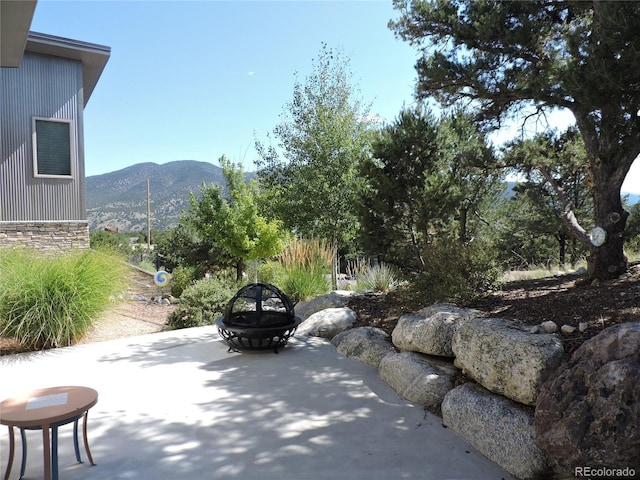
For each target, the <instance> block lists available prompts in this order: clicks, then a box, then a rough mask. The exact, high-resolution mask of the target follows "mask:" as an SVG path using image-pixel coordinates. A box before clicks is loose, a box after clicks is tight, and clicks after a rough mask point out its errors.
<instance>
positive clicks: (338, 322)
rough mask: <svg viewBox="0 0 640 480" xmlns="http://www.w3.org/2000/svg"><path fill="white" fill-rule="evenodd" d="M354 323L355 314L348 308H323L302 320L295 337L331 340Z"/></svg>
mask: <svg viewBox="0 0 640 480" xmlns="http://www.w3.org/2000/svg"><path fill="white" fill-rule="evenodd" d="M355 321H356V312H354V311H353V310H351V309H350V308H348V307H343V308H325V309H324V310H321V311H319V312H317V313H314V314H313V315H311V316H310V317H309V318H307V319H306V320H304V321H303V322H302V323H301V324H300V326H299V327H298V330H297V332H296V335H300V336H304V335H306V336H309V337H322V338H328V339H329V340H331V339H332V338H333V337H335V336H336V335H337V334H338V333H340V332H342V331H344V330H346V329H348V328H350V327H351V326H352V325H353V324H354V323H355Z"/></svg>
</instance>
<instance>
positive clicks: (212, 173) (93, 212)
mask: <svg viewBox="0 0 640 480" xmlns="http://www.w3.org/2000/svg"><path fill="white" fill-rule="evenodd" d="M246 175H247V176H248V177H255V174H254V173H247V174H246ZM147 179H148V180H149V190H150V195H149V198H150V200H151V202H150V206H151V228H153V229H156V230H168V229H170V228H173V227H175V226H176V225H178V222H179V221H180V215H181V214H182V211H183V210H187V209H188V208H189V194H190V193H191V192H193V193H195V194H196V195H197V194H199V192H200V188H201V187H202V184H203V183H206V184H211V183H215V184H218V185H225V180H224V176H223V174H222V168H221V167H219V166H217V165H213V164H211V163H207V162H198V161H195V160H178V161H175V162H169V163H164V164H162V165H158V164H156V163H152V162H147V163H138V164H136V165H132V166H130V167H127V168H124V169H122V170H117V171H115V172H110V173H105V174H102V175H94V176H90V177H87V218H88V221H89V228H90V229H91V230H102V229H104V228H107V227H111V228H117V229H118V230H119V231H121V232H138V231H146V229H147ZM513 185H515V183H513V182H509V183H508V184H507V189H506V195H507V196H508V195H509V193H508V192H510V191H511V190H512V188H513ZM626 195H628V198H627V203H628V204H630V205H633V204H634V203H637V202H638V201H640V195H636V194H626Z"/></svg>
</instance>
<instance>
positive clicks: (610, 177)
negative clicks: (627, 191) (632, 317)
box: [540, 159, 629, 280]
mask: <svg viewBox="0 0 640 480" xmlns="http://www.w3.org/2000/svg"><path fill="white" fill-rule="evenodd" d="M609 163H610V164H613V163H614V162H609ZM605 165H607V164H606V163H605V162H602V161H600V160H599V159H597V160H596V161H594V162H592V166H591V169H590V171H591V182H592V190H591V194H592V195H593V206H594V220H595V225H594V226H595V227H600V228H603V229H604V230H605V231H606V232H607V237H606V241H605V242H604V243H603V244H602V245H601V246H599V247H596V246H594V245H593V244H592V243H591V241H590V238H589V233H588V232H587V231H586V230H585V229H584V228H583V227H582V226H581V225H580V224H579V223H578V220H577V219H576V217H575V214H574V212H573V205H572V203H571V201H570V200H569V198H568V197H567V195H566V193H565V192H564V190H563V189H562V187H561V186H560V185H558V182H556V181H555V179H553V177H552V176H551V174H550V173H549V172H548V171H547V170H545V169H540V172H541V173H542V175H544V177H545V179H547V181H549V183H550V184H551V185H552V187H553V188H554V190H555V191H556V193H557V194H558V196H559V198H560V201H561V203H562V205H563V212H562V220H563V221H564V223H565V225H567V227H568V228H569V231H570V232H571V233H572V235H573V236H574V237H575V238H576V239H578V241H580V242H581V243H582V244H583V245H585V246H586V247H587V248H588V249H589V256H588V257H587V274H588V278H589V280H609V279H613V278H617V277H619V276H620V275H622V274H623V273H625V272H626V271H627V266H628V262H627V257H625V255H624V249H623V244H624V240H623V234H624V229H625V226H626V224H627V217H628V216H629V212H627V211H625V210H624V208H622V198H621V197H620V188H621V187H622V182H623V181H624V174H626V171H628V168H627V169H626V170H622V169H620V167H618V169H616V168H615V167H609V168H605Z"/></svg>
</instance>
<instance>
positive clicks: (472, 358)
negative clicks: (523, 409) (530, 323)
mask: <svg viewBox="0 0 640 480" xmlns="http://www.w3.org/2000/svg"><path fill="white" fill-rule="evenodd" d="M453 353H454V354H455V356H456V358H455V365H456V367H458V368H460V369H462V371H463V373H464V374H465V375H467V376H469V377H471V378H472V379H473V380H475V381H476V382H478V383H479V384H481V385H482V386H483V387H485V388H487V389H488V390H491V391H492V392H494V393H498V394H500V395H504V396H506V397H508V398H510V399H512V400H515V401H516V402H520V403H523V404H525V405H535V403H536V398H537V396H538V392H539V390H540V386H541V385H542V383H543V382H544V381H545V380H546V379H547V378H548V377H549V375H550V374H551V373H552V372H553V371H554V370H555V369H556V368H557V367H558V366H559V365H560V363H561V362H562V358H563V355H564V348H563V346H562V340H561V339H560V338H559V337H558V336H557V335H554V334H532V333H530V332H529V330H528V329H527V328H526V327H523V326H521V325H519V324H518V323H516V322H513V321H510V320H505V319H500V318H476V319H474V320H473V321H470V322H464V323H462V324H461V325H460V326H459V328H458V330H457V331H456V333H455V335H454V337H453Z"/></svg>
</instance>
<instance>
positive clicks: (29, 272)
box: [0, 250, 126, 350]
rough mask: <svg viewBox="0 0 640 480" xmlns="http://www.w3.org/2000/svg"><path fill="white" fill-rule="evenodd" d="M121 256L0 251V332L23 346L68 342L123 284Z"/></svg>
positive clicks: (36, 347)
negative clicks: (50, 254) (56, 254)
mask: <svg viewBox="0 0 640 480" xmlns="http://www.w3.org/2000/svg"><path fill="white" fill-rule="evenodd" d="M125 274H126V266H125V264H124V262H123V261H122V259H121V258H119V257H116V256H113V255H105V254H102V253H98V252H93V251H83V252H73V253H68V254H63V255H58V256H55V257H43V256H40V255H38V254H37V252H34V251H31V250H2V251H0V336H3V337H7V338H13V339H15V340H17V341H18V342H19V343H20V344H21V346H22V348H23V349H25V350H40V349H45V348H51V347H61V346H67V345H71V344H73V343H75V342H76V341H77V340H79V339H80V338H81V337H82V336H83V335H84V334H85V333H86V332H87V330H88V329H89V328H90V327H91V324H92V321H93V320H94V319H95V318H96V317H97V316H98V315H99V314H100V313H102V312H103V311H104V310H105V309H106V308H107V307H108V306H109V304H110V302H111V299H112V297H113V295H114V294H116V293H118V292H120V291H122V289H123V288H124V286H125V280H124V279H125Z"/></svg>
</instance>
